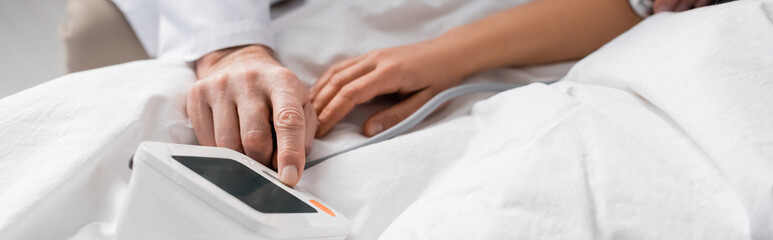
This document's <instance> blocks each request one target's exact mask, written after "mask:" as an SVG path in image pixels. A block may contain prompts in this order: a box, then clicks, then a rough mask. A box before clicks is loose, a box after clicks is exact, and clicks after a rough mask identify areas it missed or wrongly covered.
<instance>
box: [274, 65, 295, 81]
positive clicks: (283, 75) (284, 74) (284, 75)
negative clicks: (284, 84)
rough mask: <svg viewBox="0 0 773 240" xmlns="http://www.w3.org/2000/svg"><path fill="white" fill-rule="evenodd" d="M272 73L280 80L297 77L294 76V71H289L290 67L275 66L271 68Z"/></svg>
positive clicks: (289, 79) (293, 79)
mask: <svg viewBox="0 0 773 240" xmlns="http://www.w3.org/2000/svg"><path fill="white" fill-rule="evenodd" d="M273 74H274V76H275V77H277V78H279V79H281V80H282V81H297V77H296V76H295V73H293V72H292V71H290V69H287V68H283V67H280V68H276V69H274V70H273Z"/></svg>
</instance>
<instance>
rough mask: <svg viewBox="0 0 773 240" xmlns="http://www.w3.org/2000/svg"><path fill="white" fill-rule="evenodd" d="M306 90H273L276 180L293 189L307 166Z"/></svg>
mask: <svg viewBox="0 0 773 240" xmlns="http://www.w3.org/2000/svg"><path fill="white" fill-rule="evenodd" d="M305 90H306V89H298V88H294V89H291V90H287V89H282V90H276V91H272V94H271V105H272V112H273V115H274V116H273V119H274V130H275V131H276V148H277V166H276V167H277V168H276V169H277V171H278V173H279V179H280V180H281V181H282V182H283V183H284V184H287V185H289V186H293V185H295V184H296V183H298V181H299V180H300V179H301V173H302V171H303V167H304V165H305V164H306V150H305V143H306V139H305V136H306V119H305V116H304V111H303V105H302V104H301V103H302V102H303V101H302V99H301V98H302V97H303V98H305Z"/></svg>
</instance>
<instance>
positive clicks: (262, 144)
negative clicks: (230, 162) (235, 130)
mask: <svg viewBox="0 0 773 240" xmlns="http://www.w3.org/2000/svg"><path fill="white" fill-rule="evenodd" d="M242 146H244V151H246V152H254V153H260V154H264V155H265V154H267V153H270V150H271V148H272V146H271V133H266V132H265V131H261V130H250V131H247V132H246V133H244V134H243V135H242Z"/></svg>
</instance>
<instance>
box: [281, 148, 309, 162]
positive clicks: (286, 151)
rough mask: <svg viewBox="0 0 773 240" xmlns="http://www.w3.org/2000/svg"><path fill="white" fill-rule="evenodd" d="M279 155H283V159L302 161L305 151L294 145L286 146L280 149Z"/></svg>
mask: <svg viewBox="0 0 773 240" xmlns="http://www.w3.org/2000/svg"><path fill="white" fill-rule="evenodd" d="M277 155H279V156H281V157H282V159H280V160H282V161H285V162H287V161H302V160H303V157H304V156H305V153H304V152H303V149H299V148H294V147H284V148H281V149H279V150H278V154H277Z"/></svg>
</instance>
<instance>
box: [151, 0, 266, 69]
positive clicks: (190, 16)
mask: <svg viewBox="0 0 773 240" xmlns="http://www.w3.org/2000/svg"><path fill="white" fill-rule="evenodd" d="M269 7H270V4H269V0H184V1H179V0H158V14H159V26H158V39H159V44H158V58H171V59H180V60H184V61H194V60H196V59H198V58H200V57H201V56H203V55H205V54H207V53H209V52H212V51H215V50H218V49H223V48H228V47H233V46H240V45H246V44H262V45H265V46H267V47H269V48H273V45H274V42H273V35H272V33H271V28H270V25H269V24H270V16H269Z"/></svg>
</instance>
